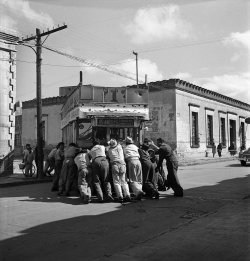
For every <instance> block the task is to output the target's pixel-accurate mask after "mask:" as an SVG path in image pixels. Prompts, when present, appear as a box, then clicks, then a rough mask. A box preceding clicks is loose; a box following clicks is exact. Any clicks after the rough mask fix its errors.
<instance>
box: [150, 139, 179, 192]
mask: <svg viewBox="0 0 250 261" xmlns="http://www.w3.org/2000/svg"><path fill="white" fill-rule="evenodd" d="M150 145H151V146H152V147H154V148H155V149H156V150H157V151H156V153H157V154H159V161H158V164H157V169H160V168H161V167H162V163H163V160H164V159H165V160H166V166H167V170H168V175H167V180H166V181H165V186H166V187H167V188H168V189H169V188H172V189H173V191H174V196H175V197H183V188H182V187H181V185H180V182H179V179H178V177H177V170H178V161H177V158H176V156H175V155H174V152H173V150H172V149H171V147H170V146H169V145H168V144H166V143H165V142H164V140H163V139H161V138H158V139H157V146H158V147H157V146H156V145H154V143H153V142H152V141H151V142H150Z"/></svg>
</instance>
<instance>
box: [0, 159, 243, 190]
mask: <svg viewBox="0 0 250 261" xmlns="http://www.w3.org/2000/svg"><path fill="white" fill-rule="evenodd" d="M237 159H238V158H218V159H213V158H211V160H208V159H204V160H203V159H199V160H196V161H194V160H191V159H190V162H181V161H180V160H179V167H184V166H193V165H204V164H209V163H217V162H225V161H235V160H237ZM26 179H27V180H26ZM26 179H23V180H16V181H15V180H13V181H9V182H8V181H7V182H6V183H1V182H0V188H6V187H14V186H23V185H32V184H40V183H49V182H52V179H53V177H46V178H44V179H40V180H38V179H36V178H32V179H29V178H26ZM0 180H1V177H0Z"/></svg>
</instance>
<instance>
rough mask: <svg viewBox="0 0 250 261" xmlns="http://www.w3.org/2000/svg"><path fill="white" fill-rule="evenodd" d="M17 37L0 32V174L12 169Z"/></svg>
mask: <svg viewBox="0 0 250 261" xmlns="http://www.w3.org/2000/svg"><path fill="white" fill-rule="evenodd" d="M17 41H18V37H16V36H14V35H11V34H8V33H6V32H0V174H2V173H4V172H6V171H9V172H12V170H13V155H14V154H13V152H14V139H15V113H14V104H15V99H16V62H15V59H16V43H17Z"/></svg>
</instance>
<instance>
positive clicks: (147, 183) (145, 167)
mask: <svg viewBox="0 0 250 261" xmlns="http://www.w3.org/2000/svg"><path fill="white" fill-rule="evenodd" d="M148 150H149V144H148V139H144V142H143V144H142V146H141V147H140V148H139V154H140V161H141V166H142V181H143V185H142V190H143V191H144V192H145V193H146V196H148V197H150V198H155V199H159V196H160V194H159V192H158V190H157V178H156V173H155V167H154V164H153V163H152V161H151V159H150V155H149V152H148Z"/></svg>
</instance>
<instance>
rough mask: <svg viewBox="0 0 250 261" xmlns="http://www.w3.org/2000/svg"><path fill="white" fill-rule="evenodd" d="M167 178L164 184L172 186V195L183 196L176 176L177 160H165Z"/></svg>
mask: <svg viewBox="0 0 250 261" xmlns="http://www.w3.org/2000/svg"><path fill="white" fill-rule="evenodd" d="M167 170H168V175H167V180H166V181H165V186H166V187H168V188H172V189H173V191H174V195H175V196H177V197H182V196H183V188H182V187H181V185H180V182H179V179H178V177H177V170H178V162H177V161H172V160H167Z"/></svg>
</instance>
